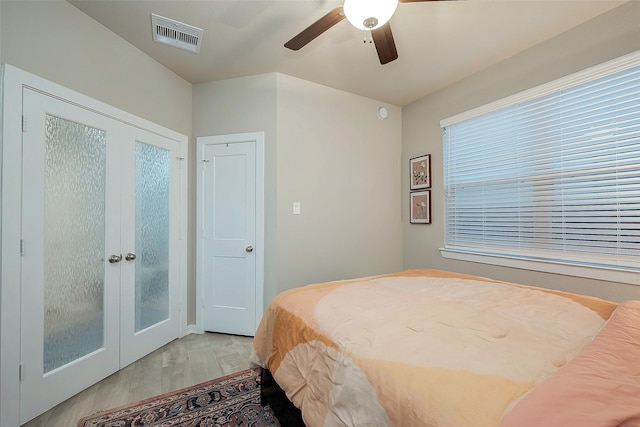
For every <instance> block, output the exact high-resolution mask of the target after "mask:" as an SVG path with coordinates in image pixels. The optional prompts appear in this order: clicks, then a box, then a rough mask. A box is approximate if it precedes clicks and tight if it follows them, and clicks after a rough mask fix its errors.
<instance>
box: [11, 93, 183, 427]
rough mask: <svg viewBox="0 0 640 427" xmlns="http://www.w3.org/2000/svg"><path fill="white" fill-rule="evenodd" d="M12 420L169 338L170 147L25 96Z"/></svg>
mask: <svg viewBox="0 0 640 427" xmlns="http://www.w3.org/2000/svg"><path fill="white" fill-rule="evenodd" d="M23 115H24V117H25V118H26V126H25V127H24V129H23V167H22V170H23V178H22V242H21V244H22V248H21V253H22V256H21V261H22V266H21V270H22V286H21V332H20V341H21V383H20V402H21V404H20V422H21V423H24V422H26V421H28V420H30V419H32V418H33V417H35V416H37V415H39V414H40V413H42V412H44V411H46V410H48V409H50V408H51V407H53V406H55V405H56V404H58V403H60V402H62V401H64V400H66V399H67V398H69V397H71V396H73V395H74V394H76V393H77V392H79V391H81V390H83V389H84V388H86V387H88V386H90V385H91V384H93V383H95V382H97V381H99V380H101V379H102V378H105V377H106V376H108V375H110V374H111V373H113V372H115V371H116V370H118V369H119V368H121V367H124V366H126V365H128V364H129V363H131V362H133V361H135V360H136V359H138V358H140V357H142V356H143V355H145V354H147V353H149V352H151V351H153V350H155V349H156V348H158V347H160V346H162V345H163V344H165V343H167V342H168V341H170V340H172V339H174V338H177V337H178V335H179V331H180V321H179V313H178V310H179V296H178V294H177V284H178V282H179V279H178V270H179V268H178V265H177V262H176V260H177V259H178V258H179V257H178V256H176V252H177V247H176V245H177V241H178V240H179V237H178V222H179V216H180V215H179V214H178V210H179V205H180V201H179V193H180V187H179V186H180V184H179V175H180V174H179V172H178V168H179V165H178V162H179V161H178V160H177V158H178V157H179V153H178V150H179V146H178V143H177V142H176V141H173V140H171V139H168V138H165V137H162V136H159V135H157V134H154V133H151V132H147V131H144V130H142V129H140V128H138V127H134V126H131V125H128V124H126V123H123V122H122V121H118V120H115V119H112V118H110V117H108V116H105V115H102V114H99V113H96V112H94V111H92V110H89V109H85V108H83V107H81V106H78V105H75V104H72V103H69V102H65V101H64V100H61V99H58V98H54V97H51V96H48V95H46V94H43V93H39V92H36V91H34V90H31V89H28V88H25V89H23Z"/></svg>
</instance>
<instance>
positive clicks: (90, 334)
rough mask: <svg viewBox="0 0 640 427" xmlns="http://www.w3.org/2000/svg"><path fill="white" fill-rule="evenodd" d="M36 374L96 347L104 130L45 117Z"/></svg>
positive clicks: (100, 339) (100, 336)
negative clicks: (39, 365)
mask: <svg viewBox="0 0 640 427" xmlns="http://www.w3.org/2000/svg"><path fill="white" fill-rule="evenodd" d="M45 123H46V124H45V125H46V134H45V172H44V173H45V176H44V178H45V179H44V186H45V188H44V196H45V200H44V263H45V265H44V270H45V273H44V358H43V363H44V366H43V368H44V372H45V373H47V372H49V371H51V370H53V369H56V368H59V367H61V366H63V365H65V364H67V363H70V362H72V361H74V360H76V359H78V358H80V357H82V356H85V355H87V354H89V353H92V352H94V351H96V350H98V349H100V348H102V347H103V345H104V319H103V317H104V297H103V294H104V283H105V277H104V274H105V271H104V261H103V258H104V250H105V179H106V178H105V167H106V140H107V138H106V132H105V131H103V130H100V129H95V128H92V127H89V126H86V125H83V124H80V123H75V122H72V121H68V120H65V119H61V118H58V117H55V116H51V115H46V122H45Z"/></svg>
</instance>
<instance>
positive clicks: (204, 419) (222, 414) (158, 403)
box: [78, 370, 280, 427]
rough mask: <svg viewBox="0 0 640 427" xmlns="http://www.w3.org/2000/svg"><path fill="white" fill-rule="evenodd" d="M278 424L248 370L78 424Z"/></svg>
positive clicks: (194, 426) (247, 426)
mask: <svg viewBox="0 0 640 427" xmlns="http://www.w3.org/2000/svg"><path fill="white" fill-rule="evenodd" d="M137 426H145V427H152V426H162V427H177V426H179V427H279V426H280V424H279V423H278V421H277V420H276V417H275V416H274V415H273V411H271V408H269V406H266V407H263V406H261V405H260V384H259V377H258V378H256V377H255V376H254V375H252V373H251V371H250V370H246V371H242V372H238V373H235V374H231V375H227V376H226V377H222V378H218V379H215V380H212V381H207V382H205V383H202V384H197V385H195V386H192V387H187V388H183V389H181V390H177V391H174V392H171V393H166V394H163V395H161V396H156V397H152V398H150V399H146V400H142V401H140V402H136V403H132V404H129V405H126V406H122V407H120V408H115V409H110V410H107V411H101V412H98V413H97V414H94V415H91V416H89V417H85V418H83V419H81V420H80V421H79V422H78V427H137Z"/></svg>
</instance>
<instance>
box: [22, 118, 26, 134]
mask: <svg viewBox="0 0 640 427" xmlns="http://www.w3.org/2000/svg"><path fill="white" fill-rule="evenodd" d="M26 131H27V118H26V117H25V116H22V132H26Z"/></svg>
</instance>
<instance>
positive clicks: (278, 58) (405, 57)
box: [69, 0, 626, 106]
mask: <svg viewBox="0 0 640 427" xmlns="http://www.w3.org/2000/svg"><path fill="white" fill-rule="evenodd" d="M69 2H70V3H72V4H73V5H75V6H76V7H77V8H79V9H80V10H82V11H83V12H84V13H86V14H87V15H89V16H91V17H92V18H94V19H95V20H97V21H98V22H100V23H101V24H103V25H104V26H105V27H107V28H109V29H110V30H111V31H113V32H114V33H116V34H118V35H120V36H121V37H122V38H124V39H125V40H127V41H129V42H130V43H131V44H133V45H134V46H136V47H137V48H139V49H140V50H142V51H143V52H145V53H146V54H148V55H150V56H151V57H153V58H155V60H157V61H158V62H160V63H161V64H163V65H165V66H166V67H167V68H169V69H171V70H172V71H174V72H175V73H176V74H178V75H180V76H181V77H183V78H184V79H185V80H187V81H189V82H191V83H201V82H208V81H213V80H221V79H227V78H232V77H240V76H247V75H254V74H261V73H268V72H274V71H277V72H281V73H284V74H288V75H291V76H295V77H299V78H302V79H305V80H308V81H312V82H316V83H320V84H323V85H326V86H330V87H334V88H337V89H342V90H345V91H348V92H352V93H355V94H359V95H363V96H366V97H369V98H374V99H377V100H380V101H385V102H388V103H391V104H395V105H399V106H404V105H407V104H409V103H411V102H412V101H415V100H416V99H419V98H421V97H423V96H425V95H427V94H429V93H431V92H433V91H435V90H438V89H440V88H443V87H445V86H447V85H450V84H452V83H454V82H456V81H458V80H461V79H463V78H465V77H467V76H469V75H471V74H473V73H475V72H477V71H480V70H482V69H484V68H487V67H489V66H491V65H493V64H495V63H497V62H499V61H501V60H503V59H505V58H508V57H510V56H512V55H514V54H516V53H518V52H520V51H523V50H525V49H527V48H529V47H531V46H534V45H536V44H538V43H540V42H542V41H544V40H547V39H549V38H551V37H553V36H555V35H557V34H560V33H562V32H564V31H566V30H568V29H570V28H573V27H575V26H577V25H579V24H581V23H583V22H585V21H588V20H590V19H592V18H594V17H596V16H597V15H600V14H602V13H605V12H606V11H608V10H610V9H613V8H615V7H617V6H619V5H621V4H623V3H625V2H626V1H613V0H591V1H584V0H536V1H529V0H459V1H438V2H423V3H401V4H399V5H398V9H397V10H396V13H395V15H394V16H393V17H392V18H391V27H392V30H393V34H394V38H395V42H396V46H397V50H398V55H399V59H397V60H395V61H393V62H391V63H389V64H386V65H380V63H379V61H378V57H377V54H376V52H375V47H374V45H373V44H369V43H363V37H364V34H363V32H362V31H360V30H357V29H355V28H353V27H352V26H351V25H350V24H349V22H348V21H347V20H343V21H342V22H340V23H338V24H337V25H336V26H334V27H333V28H331V29H329V30H328V31H327V32H325V33H324V34H322V35H321V36H320V37H318V38H317V39H315V40H314V41H312V42H311V43H309V44H308V45H307V46H305V47H303V48H302V49H301V50H299V51H297V52H294V51H291V50H289V49H286V48H285V47H283V44H284V43H285V42H286V41H287V40H289V39H290V38H291V37H293V36H294V35H296V34H297V33H298V32H300V31H301V30H303V29H304V28H305V27H307V26H308V25H310V24H311V23H313V22H314V21H315V20H317V19H319V18H320V17H322V16H323V15H324V14H325V13H327V12H329V11H330V10H331V9H333V8H334V7H337V6H341V5H342V1H335V0H69ZM151 13H155V14H158V15H161V16H164V17H167V18H171V19H175V20H178V21H181V22H184V23H186V24H189V25H193V26H196V27H199V28H202V29H204V36H203V41H202V48H201V51H200V53H199V54H196V53H191V52H188V51H185V50H180V49H176V48H173V47H169V46H166V45H162V44H159V43H155V42H154V41H153V40H152V31H151Z"/></svg>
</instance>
